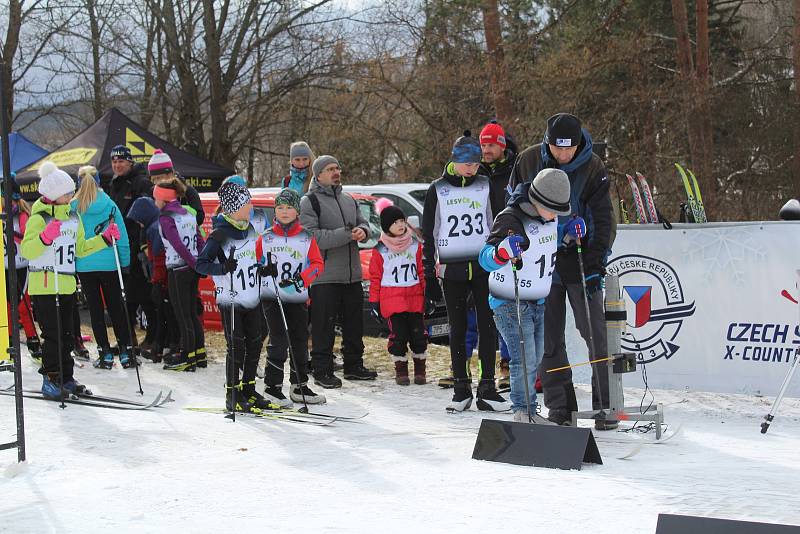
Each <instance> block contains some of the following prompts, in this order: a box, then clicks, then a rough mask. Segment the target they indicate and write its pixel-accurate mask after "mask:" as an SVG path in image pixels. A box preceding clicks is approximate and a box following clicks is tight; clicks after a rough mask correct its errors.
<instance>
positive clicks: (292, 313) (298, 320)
mask: <svg viewBox="0 0 800 534" xmlns="http://www.w3.org/2000/svg"><path fill="white" fill-rule="evenodd" d="M262 306H263V307H264V313H265V314H266V316H267V325H268V328H269V344H268V345H267V368H266V371H265V372H264V385H266V386H279V387H280V386H281V384H283V365H284V363H286V357H287V355H288V349H289V346H290V344H291V348H292V354H291V355H292V356H293V357H292V358H289V366H290V370H291V372H290V373H289V383H290V384H297V375H298V374H299V375H300V383H301V384H304V383H305V382H307V381H308V309H307V308H306V305H305V303H288V302H284V303H283V311H284V313H285V314H286V324H287V325H288V327H289V332H288V334H287V332H286V329H285V328H284V326H283V318H282V317H281V310H280V307H279V305H278V301H277V300H265V301H264V302H263V303H262ZM295 363H297V368H295Z"/></svg>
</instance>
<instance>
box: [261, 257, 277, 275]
mask: <svg viewBox="0 0 800 534" xmlns="http://www.w3.org/2000/svg"><path fill="white" fill-rule="evenodd" d="M258 274H259V275H261V277H262V278H267V277H271V278H274V277H276V276H278V264H277V263H273V262H272V261H267V263H266V264H264V265H262V266H261V267H259V268H258Z"/></svg>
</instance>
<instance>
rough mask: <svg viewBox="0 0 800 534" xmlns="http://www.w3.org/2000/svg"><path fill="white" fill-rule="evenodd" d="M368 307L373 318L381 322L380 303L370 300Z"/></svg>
mask: <svg viewBox="0 0 800 534" xmlns="http://www.w3.org/2000/svg"><path fill="white" fill-rule="evenodd" d="M369 308H370V312H371V313H372V317H374V318H375V320H376V321H378V322H379V323H383V316H382V315H381V303H380V302H370V303H369Z"/></svg>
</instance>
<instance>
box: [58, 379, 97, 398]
mask: <svg viewBox="0 0 800 534" xmlns="http://www.w3.org/2000/svg"><path fill="white" fill-rule="evenodd" d="M63 387H64V389H66V390H67V391H68V392H70V393H71V394H73V395H78V396H91V395H92V392H91V390H90V389H89V388H87V387H86V386H84V385H83V384H81V383H80V382H78V381H77V380H75V378H73V377H71V378H68V379H66V380H65V381H64V386H63Z"/></svg>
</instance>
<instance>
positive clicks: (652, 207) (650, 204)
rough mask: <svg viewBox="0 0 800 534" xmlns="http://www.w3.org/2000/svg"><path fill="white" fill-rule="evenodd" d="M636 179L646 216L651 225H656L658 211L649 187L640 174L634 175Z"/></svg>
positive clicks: (645, 179)
mask: <svg viewBox="0 0 800 534" xmlns="http://www.w3.org/2000/svg"><path fill="white" fill-rule="evenodd" d="M636 179H637V180H638V181H639V188H640V189H641V190H642V197H643V198H644V205H645V208H646V209H647V213H648V216H649V217H650V222H651V223H657V222H659V221H658V211H656V203H655V200H654V199H653V193H652V191H651V190H650V185H649V184H648V183H647V178H645V177H644V175H643V174H642V173H640V172H637V173H636Z"/></svg>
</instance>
